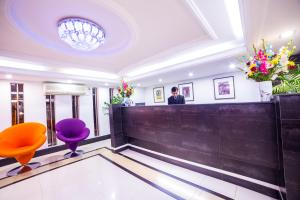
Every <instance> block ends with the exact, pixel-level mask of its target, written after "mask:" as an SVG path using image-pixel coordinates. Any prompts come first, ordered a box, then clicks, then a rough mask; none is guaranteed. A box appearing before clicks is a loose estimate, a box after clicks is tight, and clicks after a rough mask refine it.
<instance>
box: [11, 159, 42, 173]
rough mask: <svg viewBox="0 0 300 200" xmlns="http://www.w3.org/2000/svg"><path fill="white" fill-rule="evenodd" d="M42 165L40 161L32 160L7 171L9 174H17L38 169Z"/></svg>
mask: <svg viewBox="0 0 300 200" xmlns="http://www.w3.org/2000/svg"><path fill="white" fill-rule="evenodd" d="M40 166H41V163H39V162H32V163H28V164H26V165H21V166H19V167H16V168H14V169H12V170H10V171H9V172H7V176H16V175H18V174H22V173H25V172H28V171H31V170H32V169H36V168H38V167H40Z"/></svg>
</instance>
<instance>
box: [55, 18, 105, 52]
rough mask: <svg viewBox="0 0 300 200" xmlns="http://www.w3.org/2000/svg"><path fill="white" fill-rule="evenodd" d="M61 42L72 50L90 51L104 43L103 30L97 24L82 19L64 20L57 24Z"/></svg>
mask: <svg viewBox="0 0 300 200" xmlns="http://www.w3.org/2000/svg"><path fill="white" fill-rule="evenodd" d="M58 34H59V37H60V39H61V40H63V41H64V42H65V43H67V44H68V45H70V46H71V47H72V48H74V49H77V50H81V51H92V50H94V49H97V48H98V47H99V46H100V45H101V44H103V43H104V39H105V33H104V29H103V28H102V27H101V26H99V25H98V24H96V23H94V22H92V21H90V20H87V19H83V18H78V17H76V18H73V17H70V18H65V19H62V20H60V21H59V22H58Z"/></svg>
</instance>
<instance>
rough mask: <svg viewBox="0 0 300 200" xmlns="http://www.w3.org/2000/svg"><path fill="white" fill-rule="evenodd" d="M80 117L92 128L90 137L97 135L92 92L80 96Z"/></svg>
mask: <svg viewBox="0 0 300 200" xmlns="http://www.w3.org/2000/svg"><path fill="white" fill-rule="evenodd" d="M79 118H80V119H81V120H83V121H84V122H85V124H86V127H88V128H89V129H90V135H89V137H88V138H92V137H95V133H94V117H93V95H92V94H88V95H83V96H80V97H79Z"/></svg>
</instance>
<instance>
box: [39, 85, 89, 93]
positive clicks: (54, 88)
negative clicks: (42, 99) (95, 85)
mask: <svg viewBox="0 0 300 200" xmlns="http://www.w3.org/2000/svg"><path fill="white" fill-rule="evenodd" d="M43 87H44V92H45V94H46V95H86V94H89V87H88V86H86V85H75V84H63V83H44V85H43Z"/></svg>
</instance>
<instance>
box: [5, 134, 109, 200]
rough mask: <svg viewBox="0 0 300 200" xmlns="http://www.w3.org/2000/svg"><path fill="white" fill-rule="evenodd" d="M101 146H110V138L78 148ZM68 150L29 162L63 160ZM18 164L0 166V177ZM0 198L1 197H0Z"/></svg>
mask: <svg viewBox="0 0 300 200" xmlns="http://www.w3.org/2000/svg"><path fill="white" fill-rule="evenodd" d="M101 147H108V148H110V147H111V142H110V139H108V140H103V141H99V142H95V143H91V144H87V145H83V146H79V147H78V150H84V151H85V152H89V151H92V150H95V149H99V148H101ZM68 152H70V150H68V149H66V150H63V151H59V152H55V153H51V154H47V155H44V156H39V157H35V158H33V159H32V160H31V162H40V163H41V164H42V165H46V164H49V163H52V162H55V161H58V160H63V159H64V154H65V153H68ZM19 165H20V164H19V163H14V164H11V165H6V166H3V167H0V179H1V178H3V177H6V173H7V172H8V171H9V170H10V169H13V168H15V167H18V166H19ZM0 200H1V199H0Z"/></svg>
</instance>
